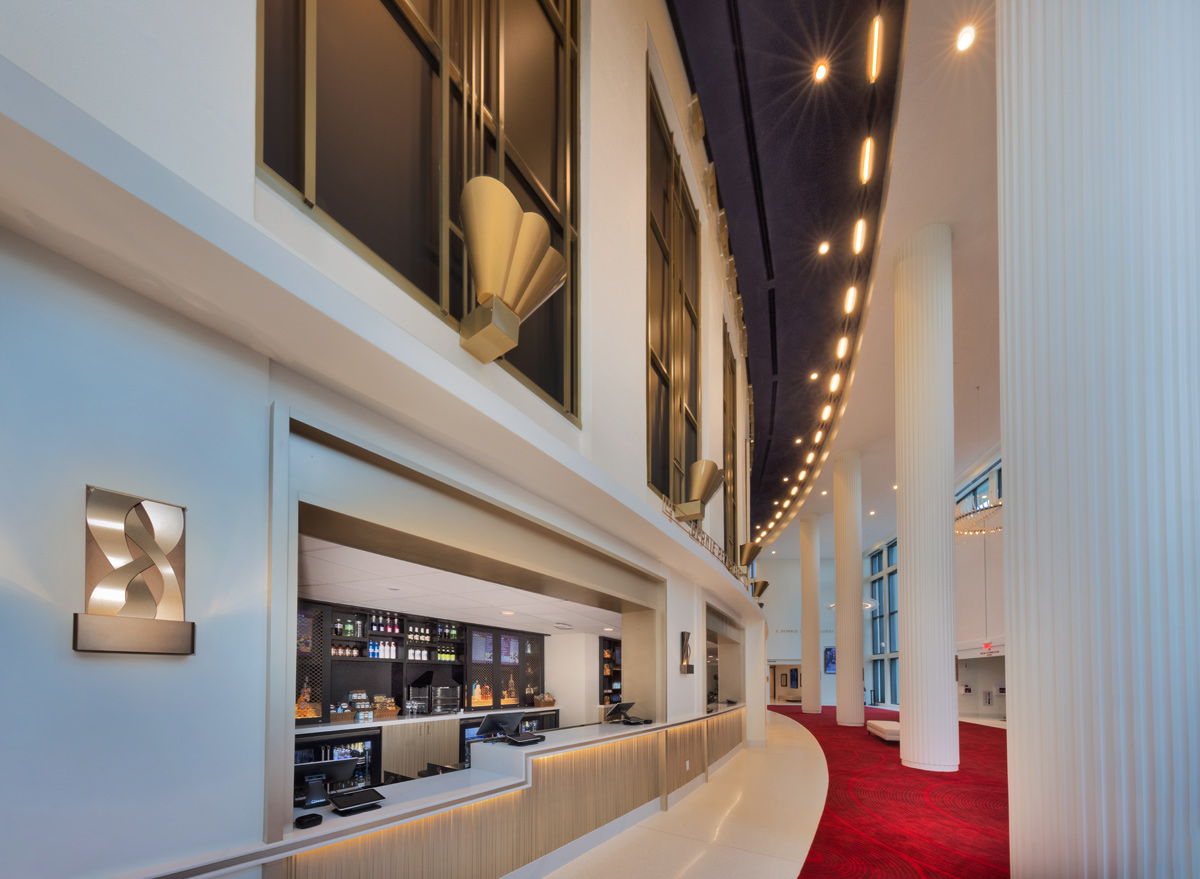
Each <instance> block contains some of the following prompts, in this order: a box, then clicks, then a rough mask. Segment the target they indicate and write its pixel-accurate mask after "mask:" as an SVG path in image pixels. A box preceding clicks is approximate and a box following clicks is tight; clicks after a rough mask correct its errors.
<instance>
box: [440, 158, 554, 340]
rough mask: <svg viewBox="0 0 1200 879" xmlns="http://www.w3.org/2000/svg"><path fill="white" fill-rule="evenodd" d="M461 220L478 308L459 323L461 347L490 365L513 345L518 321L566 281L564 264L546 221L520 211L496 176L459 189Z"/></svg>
mask: <svg viewBox="0 0 1200 879" xmlns="http://www.w3.org/2000/svg"><path fill="white" fill-rule="evenodd" d="M462 218H463V239H464V241H465V242H466V246H467V256H468V258H469V259H470V263H471V276H472V278H473V279H474V282H475V296H476V299H477V301H478V302H479V305H478V306H477V307H476V308H474V309H472V311H471V313H470V314H468V315H467V316H466V318H465V319H464V320H463V322H462V326H461V328H460V337H459V344H460V345H461V346H462V347H463V348H465V349H466V350H467V351H469V352H470V353H471V355H472V356H474V357H475V358H477V359H478V360H481V361H482V362H484V363H491V362H492V361H493V360H495V359H496V358H497V357H499V356H500V355H501V354H504V353H505V352H507V351H510V350H512V348H514V347H515V346H516V344H517V338H518V331H519V330H520V328H521V321H523V320H525V318H527V317H529V315H530V314H532V313H533V312H534V311H536V310H537V309H538V308H539V307H540V306H541V305H542V304H543V303H544V302H545V301H546V300H547V299H549V298H550V297H551V296H552V295H554V293H555V292H556V291H557V290H558V288H559V287H561V286H562V285H563V283H564V282H565V281H566V280H567V262H566V260H565V259H563V256H562V254H561V253H559V252H558V251H557V250H555V249H554V248H553V247H551V246H550V227H549V226H548V225H547V224H546V220H545V219H544V218H543V217H542V216H541V215H539V214H535V213H532V212H529V213H526V212H524V211H522V210H521V205H520V203H519V202H518V201H517V199H516V196H514V195H513V194H512V193H511V192H509V190H508V187H507V186H505V185H504V184H503V183H501V182H500V181H499V180H497V179H496V178H494V177H486V176H480V177H473V178H471V180H469V181H468V182H467V185H466V186H464V187H463V193H462Z"/></svg>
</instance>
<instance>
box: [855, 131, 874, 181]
mask: <svg viewBox="0 0 1200 879" xmlns="http://www.w3.org/2000/svg"><path fill="white" fill-rule="evenodd" d="M874 145H875V144H874V142H873V141H872V140H871V138H869V137H868V138H867V139H866V140H864V141H863V145H862V166H861V167H860V168H859V173H858V176H859V177H861V178H862V182H863V183H866V182H867V181H868V180H870V179H871V160H872V156H871V150H872V147H874Z"/></svg>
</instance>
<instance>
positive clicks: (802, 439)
mask: <svg viewBox="0 0 1200 879" xmlns="http://www.w3.org/2000/svg"><path fill="white" fill-rule="evenodd" d="M802 442H804V437H802V436H798V437H796V445H800V443H802Z"/></svg>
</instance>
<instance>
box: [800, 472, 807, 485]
mask: <svg viewBox="0 0 1200 879" xmlns="http://www.w3.org/2000/svg"><path fill="white" fill-rule="evenodd" d="M807 475H808V471H807V470H801V471H800V481H801V482H803V481H804V477H805V476H807Z"/></svg>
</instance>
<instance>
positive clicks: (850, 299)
mask: <svg viewBox="0 0 1200 879" xmlns="http://www.w3.org/2000/svg"><path fill="white" fill-rule="evenodd" d="M857 304H858V288H857V287H851V288H850V289H849V290H847V291H846V314H853V313H854V306H856V305H857Z"/></svg>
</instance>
